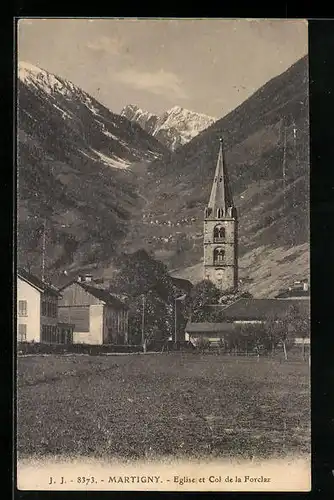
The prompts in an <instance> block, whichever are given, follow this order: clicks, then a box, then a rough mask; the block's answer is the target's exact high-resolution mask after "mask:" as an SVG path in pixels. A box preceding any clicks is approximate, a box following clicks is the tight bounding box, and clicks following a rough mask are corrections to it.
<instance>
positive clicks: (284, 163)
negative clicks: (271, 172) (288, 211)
mask: <svg viewBox="0 0 334 500" xmlns="http://www.w3.org/2000/svg"><path fill="white" fill-rule="evenodd" d="M282 170H283V172H282V174H283V206H284V208H285V170H286V128H285V126H284V145H283V168H282Z"/></svg>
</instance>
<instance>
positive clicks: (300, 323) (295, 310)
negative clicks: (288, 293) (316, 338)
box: [287, 304, 310, 359]
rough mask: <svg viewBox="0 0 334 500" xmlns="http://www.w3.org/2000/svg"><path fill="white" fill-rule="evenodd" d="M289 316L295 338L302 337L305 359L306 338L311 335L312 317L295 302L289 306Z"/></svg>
mask: <svg viewBox="0 0 334 500" xmlns="http://www.w3.org/2000/svg"><path fill="white" fill-rule="evenodd" d="M287 316H288V321H289V328H290V331H291V332H292V333H293V336H294V338H298V337H299V338H301V339H302V358H303V359H305V340H306V338H308V337H309V336H310V319H309V317H308V315H307V314H303V313H302V311H301V310H300V308H299V307H297V306H296V305H294V304H293V305H292V306H291V307H290V308H289V311H288V315H287Z"/></svg>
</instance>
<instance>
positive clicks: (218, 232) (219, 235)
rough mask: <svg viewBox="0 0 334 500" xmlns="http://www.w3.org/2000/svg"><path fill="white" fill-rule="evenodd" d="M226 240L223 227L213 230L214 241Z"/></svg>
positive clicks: (216, 227)
mask: <svg viewBox="0 0 334 500" xmlns="http://www.w3.org/2000/svg"><path fill="white" fill-rule="evenodd" d="M224 239H225V228H224V227H223V226H215V228H214V230H213V241H215V242H217V241H223V240H224Z"/></svg>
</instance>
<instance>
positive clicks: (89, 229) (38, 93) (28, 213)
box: [17, 63, 168, 275]
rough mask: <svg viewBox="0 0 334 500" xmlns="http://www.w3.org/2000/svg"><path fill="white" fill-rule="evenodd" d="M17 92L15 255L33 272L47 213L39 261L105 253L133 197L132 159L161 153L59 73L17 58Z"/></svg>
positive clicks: (65, 263)
mask: <svg viewBox="0 0 334 500" xmlns="http://www.w3.org/2000/svg"><path fill="white" fill-rule="evenodd" d="M17 96H18V151H17V153H18V158H17V159H18V235H19V241H18V250H19V252H18V254H19V255H18V261H19V263H20V265H26V266H28V267H31V268H32V270H35V271H36V272H39V270H40V261H41V227H42V226H43V224H44V220H45V219H46V220H47V230H48V243H49V244H48V250H49V254H48V256H47V257H48V258H47V268H48V269H49V272H52V273H53V275H56V274H57V272H58V271H59V272H61V271H62V269H64V267H66V269H70V270H71V268H72V266H76V267H77V266H80V265H88V264H91V263H93V262H96V261H97V262H98V261H99V259H101V260H103V259H105V258H106V257H107V256H108V255H110V253H112V251H113V249H115V248H116V246H117V244H118V242H119V241H120V240H121V238H122V236H123V235H124V233H125V232H126V225H127V221H128V220H129V218H131V213H132V211H135V210H137V209H138V206H140V203H141V200H140V197H139V195H138V192H137V185H136V180H135V176H134V174H133V173H132V172H131V170H130V169H129V168H128V167H129V165H132V163H133V162H147V161H149V160H150V159H152V158H157V157H159V156H161V157H162V156H163V155H164V154H166V153H167V152H168V150H167V149H166V148H164V146H163V145H162V144H161V143H160V142H159V141H157V140H156V139H155V138H153V137H152V136H150V135H149V134H148V133H146V132H145V131H144V130H143V129H142V128H141V127H140V126H139V125H136V124H134V123H131V122H130V121H129V120H127V119H126V118H125V117H120V116H119V115H116V114H115V113H112V112H111V111H110V110H108V109H107V108H105V107H104V106H103V105H102V104H100V103H99V102H98V101H97V100H96V99H94V98H93V97H91V96H90V95H89V94H87V93H86V92H84V91H83V90H81V89H80V88H79V87H77V86H75V85H74V84H73V83H72V82H69V81H68V80H66V79H63V78H61V77H58V76H55V75H53V74H51V73H49V72H47V71H45V70H42V69H41V68H37V67H35V66H32V65H30V64H27V63H20V65H19V68H18V80H17Z"/></svg>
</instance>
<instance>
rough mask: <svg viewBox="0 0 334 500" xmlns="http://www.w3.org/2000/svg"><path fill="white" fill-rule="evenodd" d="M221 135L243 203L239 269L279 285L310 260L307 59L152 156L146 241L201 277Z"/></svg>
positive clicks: (180, 269)
mask: <svg viewBox="0 0 334 500" xmlns="http://www.w3.org/2000/svg"><path fill="white" fill-rule="evenodd" d="M221 135H222V136H223V137H224V144H225V149H226V160H227V164H228V170H229V176H230V179H231V184H232V191H233V193H234V198H235V203H236V206H237V208H238V212H239V232H240V238H239V240H240V245H239V247H240V248H239V251H240V259H239V264H240V275H241V277H242V278H243V280H244V283H245V284H247V286H248V288H249V290H250V291H252V292H253V293H255V294H257V295H259V296H261V295H263V294H268V293H269V294H271V293H274V292H275V291H277V289H278V288H280V287H282V286H285V285H286V284H287V283H290V282H291V280H292V279H294V278H296V279H297V278H300V277H304V275H305V274H307V273H308V269H309V263H308V260H309V255H308V236H309V228H308V176H309V158H308V149H309V139H308V64H307V58H306V57H305V58H303V59H301V60H300V61H298V62H297V63H296V64H294V65H293V66H292V67H291V68H289V69H288V70H287V71H286V72H284V73H283V74H282V75H279V76H278V77H276V78H274V79H272V80H271V81H269V82H268V83H267V84H266V85H264V86H263V87H262V88H260V89H259V90H258V91H257V92H255V94H253V95H252V96H251V97H250V98H249V99H247V100H246V101H245V102H244V103H243V104H241V105H240V106H239V107H238V108H236V109H235V110H234V111H232V112H231V113H229V114H228V115H227V116H225V117H224V118H222V119H220V120H218V121H216V122H215V123H214V124H213V125H211V126H210V127H209V128H207V129H206V130H204V131H203V132H202V133H200V134H199V135H198V136H196V137H195V138H194V139H192V140H191V141H190V142H189V143H188V144H186V145H184V146H183V147H181V148H179V149H177V150H176V151H175V152H174V153H173V154H172V155H169V156H166V157H165V158H164V159H163V160H162V161H159V160H157V161H154V162H153V163H152V164H151V165H150V168H149V172H148V175H147V176H146V178H145V179H143V184H142V193H143V195H144V196H145V197H146V198H147V199H148V201H149V202H148V204H147V206H146V208H145V212H144V214H143V221H144V230H141V242H142V241H146V244H147V246H148V248H151V249H152V250H153V251H154V252H155V255H156V256H157V257H159V258H161V259H162V260H164V261H165V262H166V263H167V264H168V265H169V267H170V269H174V270H175V272H176V274H177V275H179V276H182V277H185V278H189V279H193V280H198V279H201V277H202V264H201V259H202V253H203V251H202V229H203V210H204V207H205V205H206V203H207V202H208V199H209V194H210V189H211V185H212V179H213V175H214V169H215V166H216V160H217V154H218V148H219V137H220V136H221ZM283 164H285V181H284V182H283V180H282V172H283ZM151 193H154V198H153V197H152V195H151ZM175 227H176V228H175ZM135 238H136V237H135V236H134V239H133V242H134V243H135V242H136V239H135Z"/></svg>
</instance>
